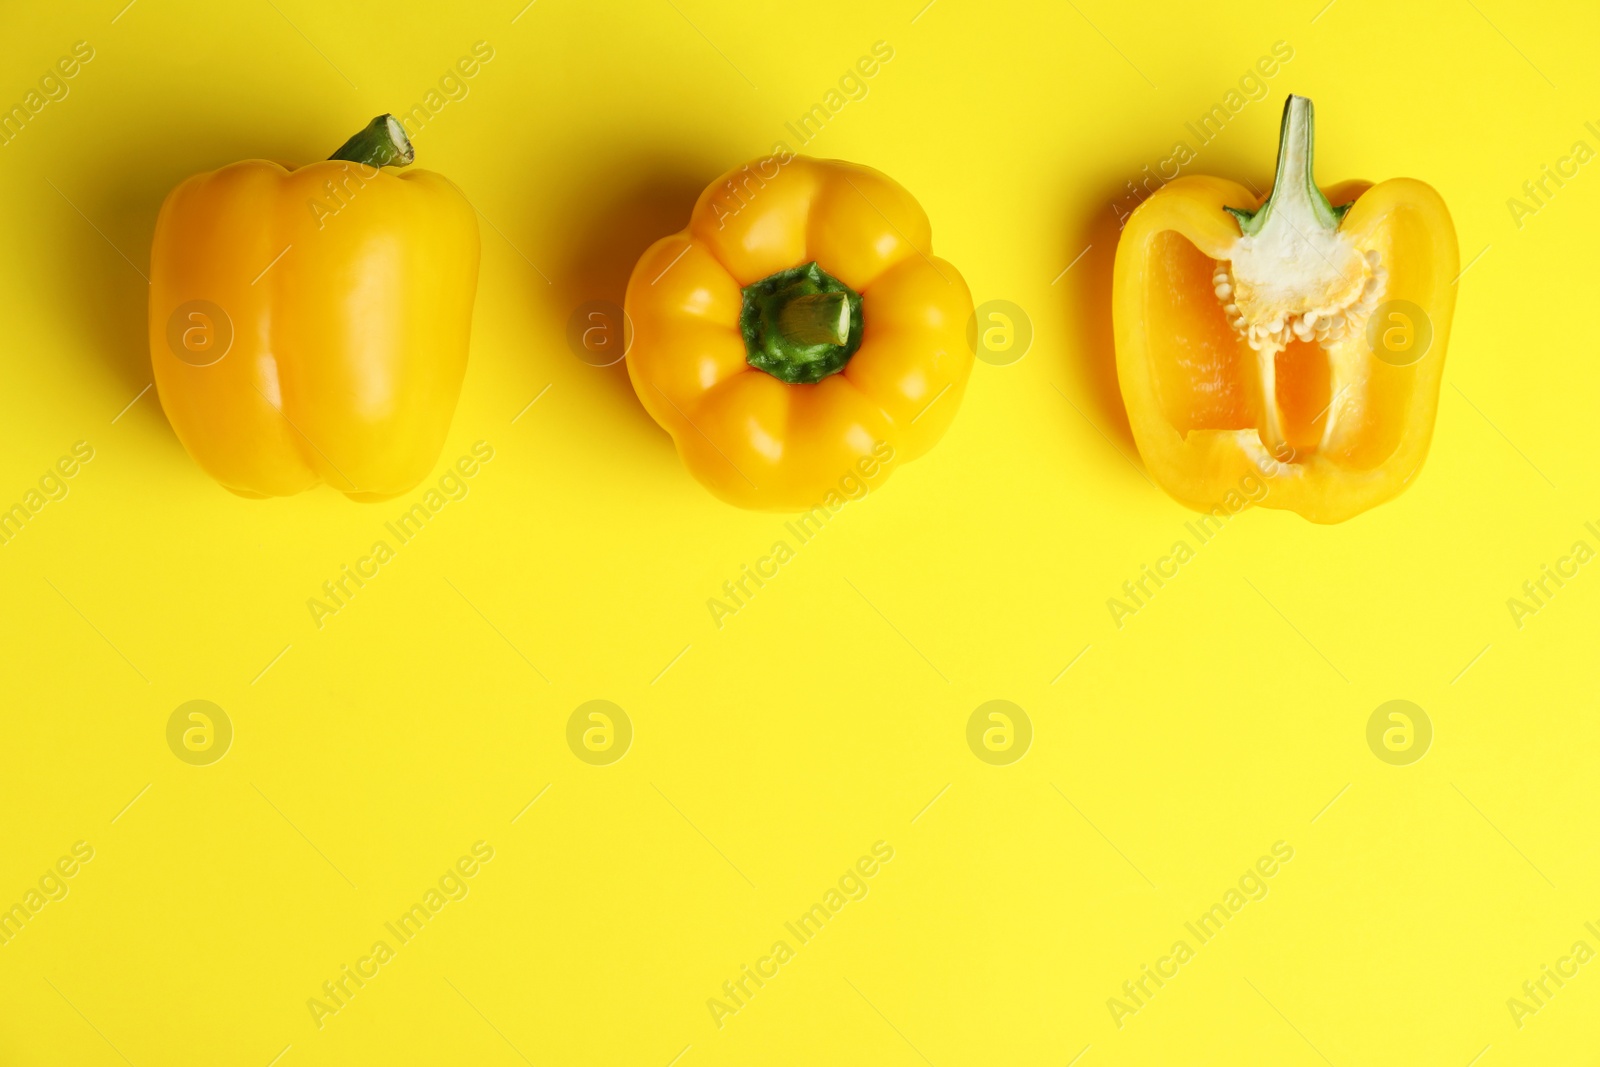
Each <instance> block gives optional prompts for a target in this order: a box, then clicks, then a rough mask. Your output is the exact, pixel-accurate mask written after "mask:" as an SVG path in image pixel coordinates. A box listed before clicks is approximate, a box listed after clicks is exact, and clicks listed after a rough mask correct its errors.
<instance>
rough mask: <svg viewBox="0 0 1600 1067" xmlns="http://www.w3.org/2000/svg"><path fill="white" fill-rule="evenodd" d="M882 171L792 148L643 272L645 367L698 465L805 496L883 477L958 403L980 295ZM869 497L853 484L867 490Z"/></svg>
mask: <svg viewBox="0 0 1600 1067" xmlns="http://www.w3.org/2000/svg"><path fill="white" fill-rule="evenodd" d="M931 243H932V234H931V230H930V228H929V224H928V217H927V215H925V214H924V213H923V211H922V208H921V207H919V206H918V205H917V202H916V201H915V200H913V199H912V198H911V196H910V194H908V193H907V192H906V191H905V190H904V189H902V188H901V187H900V186H899V185H897V184H895V182H893V181H891V180H890V179H889V178H887V177H885V176H884V175H882V174H879V173H878V172H877V171H875V170H869V169H868V168H866V167H859V166H856V165H854V164H851V163H844V162H839V161H836V160H816V159H809V158H806V157H804V156H796V155H793V154H791V153H788V152H786V151H784V152H779V153H778V154H777V155H773V156H768V157H766V158H764V159H759V160H755V161H754V162H751V163H749V164H746V165H745V166H743V167H739V168H738V169H736V170H732V171H729V172H728V173H727V174H725V175H723V177H721V178H719V179H717V181H715V182H713V183H712V184H711V185H710V186H709V187H708V188H707V189H706V190H705V192H704V193H702V194H701V195H700V199H699V201H698V202H697V203H696V204H695V207H694V211H693V213H692V214H691V216H690V220H689V227H688V229H686V230H684V231H683V232H682V233H678V234H674V235H672V236H671V237H664V238H662V239H661V240H659V241H657V242H656V243H655V244H654V245H652V246H651V247H650V248H649V250H647V251H646V252H645V254H644V255H643V256H642V257H641V258H640V260H639V262H638V265H637V266H635V268H634V271H633V276H632V278H631V279H630V280H629V282H628V295H627V306H626V310H627V315H628V318H629V321H630V322H631V324H632V327H633V341H632V345H631V347H630V349H629V351H628V357H627V362H628V376H629V378H630V379H631V380H632V382H633V388H634V391H635V392H637V393H638V395H639V400H640V402H641V403H643V404H644V407H645V410H646V411H648V412H649V413H650V415H651V416H652V417H653V418H654V419H655V420H656V422H658V423H659V424H660V425H661V426H662V427H663V428H664V429H665V430H666V431H667V432H668V433H669V434H671V435H672V437H673V439H674V441H675V442H676V444H677V449H678V454H679V456H680V457H681V458H682V460H683V463H684V465H685V466H687V467H688V468H689V471H690V473H692V474H693V475H694V477H695V478H697V479H699V481H700V482H701V483H702V484H703V485H705V486H706V487H707V488H708V489H710V490H711V491H712V492H713V493H715V494H716V495H717V496H719V497H721V498H722V499H723V500H725V501H728V502H729V503H732V504H736V505H739V506H741V507H748V508H764V509H769V510H802V509H807V508H814V507H815V506H817V505H818V504H820V503H822V502H824V500H825V499H826V498H827V496H828V494H829V493H836V492H837V491H838V490H839V487H840V486H841V485H844V486H846V487H847V488H848V487H852V486H854V485H855V484H857V482H860V483H863V484H864V485H866V486H867V487H868V488H870V487H873V486H876V485H878V484H881V483H882V481H883V479H885V478H886V477H887V476H888V474H889V471H890V469H891V468H892V467H893V466H895V465H897V464H899V463H901V462H905V461H907V460H911V459H915V458H916V457H918V456H920V455H922V454H923V453H924V452H926V451H927V450H928V449H929V448H931V447H933V445H934V443H935V442H936V441H938V440H939V438H940V437H941V436H942V435H943V434H944V432H945V429H946V428H947V427H948V426H949V425H950V422H951V420H952V419H953V418H954V417H955V413H956V409H957V407H958V406H959V405H960V402H961V396H962V393H963V392H964V391H965V388H966V383H967V376H968V374H969V373H970V372H971V370H972V356H973V353H972V351H971V349H970V348H969V347H968V345H967V337H966V332H967V324H968V320H969V319H970V318H971V317H972V296H971V294H970V293H969V292H968V291H967V286H966V283H965V282H964V281H963V280H962V278H961V275H960V273H959V272H957V271H956V269H955V268H954V267H952V266H951V265H950V264H949V263H946V262H945V261H944V260H942V259H937V258H935V257H933V256H932V255H931V254H930V248H931ZM852 495H853V494H852Z"/></svg>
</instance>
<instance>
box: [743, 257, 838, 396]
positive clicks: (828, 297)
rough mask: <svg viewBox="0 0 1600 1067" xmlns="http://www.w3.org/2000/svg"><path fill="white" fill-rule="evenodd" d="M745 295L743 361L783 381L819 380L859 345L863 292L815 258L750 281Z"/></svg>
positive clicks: (832, 372) (798, 382) (802, 383)
mask: <svg viewBox="0 0 1600 1067" xmlns="http://www.w3.org/2000/svg"><path fill="white" fill-rule="evenodd" d="M742 297H743V307H742V309H741V310H740V313H739V332H740V334H741V335H742V336H743V337H744V344H745V361H746V362H747V363H749V364H750V365H751V366H752V367H755V368H756V369H757V370H763V371H766V372H767V373H768V374H770V375H772V376H773V377H774V378H777V379H778V380H779V381H783V382H788V383H790V384H791V385H812V384H815V383H816V382H820V381H821V380H822V379H824V378H826V377H827V376H828V375H830V374H837V373H838V372H839V371H841V370H843V369H844V367H845V364H846V363H848V362H850V357H851V356H853V355H855V353H856V349H858V348H860V347H861V336H862V331H863V322H862V318H861V294H859V293H857V292H856V291H855V290H853V289H851V288H850V287H849V286H848V285H845V284H844V283H843V282H841V281H840V280H839V279H837V278H835V277H834V276H833V275H831V274H829V273H828V272H827V271H825V270H823V269H822V268H821V267H819V266H818V265H817V264H815V263H807V264H805V265H803V266H799V267H790V268H789V269H788V270H780V271H778V273H776V274H772V275H769V276H767V277H765V278H763V279H761V280H760V281H758V282H755V283H753V284H751V285H747V286H745V288H744V291H743V293H742Z"/></svg>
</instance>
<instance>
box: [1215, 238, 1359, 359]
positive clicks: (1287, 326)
mask: <svg viewBox="0 0 1600 1067" xmlns="http://www.w3.org/2000/svg"><path fill="white" fill-rule="evenodd" d="M1365 263H1366V268H1367V271H1366V274H1367V277H1366V281H1365V282H1363V283H1362V286H1361V295H1360V296H1358V297H1357V298H1356V299H1355V300H1354V301H1352V302H1350V303H1348V304H1346V305H1344V306H1342V307H1341V306H1336V305H1332V304H1330V305H1327V306H1325V307H1316V308H1312V309H1311V310H1310V311H1303V312H1294V313H1291V314H1288V315H1284V314H1283V313H1281V312H1280V313H1278V314H1277V315H1276V316H1275V317H1274V318H1273V319H1272V320H1271V321H1269V322H1250V321H1248V320H1247V319H1246V317H1245V314H1244V312H1243V311H1241V310H1240V309H1239V305H1238V302H1237V297H1236V296H1235V294H1234V286H1235V283H1234V279H1233V275H1232V273H1230V272H1229V269H1228V264H1227V263H1226V262H1219V263H1218V264H1217V270H1216V273H1215V274H1213V275H1212V276H1211V284H1212V285H1213V286H1214V287H1215V289H1214V292H1215V293H1216V295H1217V300H1218V301H1220V302H1221V304H1222V310H1223V313H1224V314H1226V315H1227V316H1228V325H1230V326H1232V327H1233V328H1234V330H1235V331H1237V332H1238V334H1239V335H1240V336H1241V337H1243V338H1244V339H1245V341H1246V342H1247V343H1248V344H1249V345H1250V347H1251V348H1253V349H1255V350H1256V351H1257V352H1260V351H1263V350H1268V349H1270V350H1273V351H1277V350H1279V349H1283V348H1286V347H1288V345H1289V343H1290V342H1291V341H1310V340H1315V341H1316V342H1317V343H1318V344H1337V343H1338V342H1339V341H1342V340H1344V339H1345V338H1346V337H1349V336H1351V335H1353V334H1356V333H1358V332H1359V331H1360V330H1361V328H1362V327H1363V326H1364V325H1365V323H1366V321H1367V318H1368V316H1370V315H1371V314H1372V312H1373V311H1374V310H1375V309H1376V308H1377V306H1378V302H1379V301H1380V300H1382V299H1383V291H1384V286H1385V283H1387V282H1388V280H1389V272H1388V271H1387V270H1385V269H1384V268H1383V264H1382V262H1381V259H1380V257H1379V255H1378V252H1377V250H1376V249H1368V250H1367V253H1366V257H1365Z"/></svg>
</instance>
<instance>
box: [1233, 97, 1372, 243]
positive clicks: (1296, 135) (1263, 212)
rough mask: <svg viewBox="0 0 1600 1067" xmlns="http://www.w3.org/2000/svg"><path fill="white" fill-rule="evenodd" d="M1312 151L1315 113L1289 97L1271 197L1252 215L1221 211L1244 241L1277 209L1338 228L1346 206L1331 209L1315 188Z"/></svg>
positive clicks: (1303, 100)
mask: <svg viewBox="0 0 1600 1067" xmlns="http://www.w3.org/2000/svg"><path fill="white" fill-rule="evenodd" d="M1315 150H1316V112H1315V110H1314V109H1313V108H1312V106H1311V101H1310V100H1308V99H1307V98H1305V97H1303V96H1293V95H1291V96H1290V97H1289V99H1287V100H1285V101H1284V102H1283V123H1282V125H1280V126H1279V128H1278V173H1277V176H1276V177H1275V178H1273V180H1272V194H1271V195H1270V196H1268V197H1267V200H1266V203H1264V204H1262V205H1261V207H1260V208H1258V209H1257V210H1255V211H1242V210H1240V209H1238V208H1231V207H1225V208H1223V210H1224V211H1226V212H1228V214H1230V215H1232V216H1233V217H1234V218H1236V219H1238V220H1239V229H1240V231H1241V232H1242V233H1244V235H1245V236H1246V237H1253V236H1255V235H1256V234H1258V233H1260V232H1261V229H1262V227H1264V226H1265V225H1266V224H1267V221H1268V220H1269V219H1270V218H1271V217H1272V215H1273V212H1274V210H1275V209H1278V208H1280V207H1281V208H1283V209H1284V210H1285V211H1287V212H1289V213H1290V214H1293V215H1297V216H1301V217H1305V216H1308V215H1309V216H1310V217H1311V218H1313V219H1315V220H1316V222H1317V223H1318V224H1320V225H1321V226H1322V227H1323V228H1324V229H1327V230H1336V229H1338V228H1339V223H1340V222H1342V221H1343V220H1344V214H1345V212H1346V211H1349V210H1350V205H1349V204H1343V205H1341V206H1339V207H1334V206H1333V205H1332V204H1330V203H1328V198H1327V197H1326V196H1324V195H1323V194H1322V190H1321V189H1319V188H1317V180H1316V177H1315V175H1313V173H1312V162H1313V159H1314V156H1315Z"/></svg>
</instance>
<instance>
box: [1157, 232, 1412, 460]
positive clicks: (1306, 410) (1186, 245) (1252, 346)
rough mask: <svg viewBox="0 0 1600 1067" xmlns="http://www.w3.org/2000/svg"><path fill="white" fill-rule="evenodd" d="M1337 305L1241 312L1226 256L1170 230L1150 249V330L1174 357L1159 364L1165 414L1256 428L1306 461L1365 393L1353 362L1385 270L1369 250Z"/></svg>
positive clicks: (1274, 452)
mask: <svg viewBox="0 0 1600 1067" xmlns="http://www.w3.org/2000/svg"><path fill="white" fill-rule="evenodd" d="M1355 262H1356V263H1357V264H1359V266H1358V267H1354V268H1347V270H1352V271H1353V277H1352V280H1353V281H1354V283H1355V284H1353V285H1352V286H1351V287H1350V290H1349V291H1350V292H1351V293H1352V294H1354V295H1353V299H1351V300H1349V301H1348V302H1347V303H1346V304H1345V305H1344V307H1343V308H1339V309H1334V308H1332V307H1323V306H1319V304H1318V303H1317V302H1314V301H1313V302H1308V303H1310V307H1309V308H1308V310H1306V311H1305V312H1302V313H1299V314H1294V315H1288V314H1285V315H1283V316H1282V319H1281V321H1275V320H1276V319H1277V316H1276V315H1275V316H1274V319H1271V320H1268V321H1266V322H1254V321H1251V319H1250V318H1249V317H1248V316H1246V315H1244V314H1242V313H1241V309H1240V306H1239V303H1240V302H1239V299H1238V295H1239V294H1238V290H1237V285H1236V281H1235V279H1234V278H1233V275H1232V271H1231V269H1230V267H1231V264H1230V262H1229V261H1228V260H1226V259H1220V260H1219V259H1213V258H1212V257H1210V256H1208V255H1206V254H1205V253H1204V252H1202V251H1200V249H1199V248H1197V247H1196V246H1195V245H1194V244H1193V243H1192V242H1190V241H1189V240H1188V239H1187V238H1185V237H1184V236H1182V235H1181V234H1179V233H1177V232H1175V231H1170V230H1169V231H1167V232H1165V233H1163V234H1161V235H1159V236H1158V237H1157V238H1156V239H1155V243H1154V245H1153V247H1152V248H1151V250H1150V264H1151V269H1152V278H1151V288H1150V292H1151V293H1152V294H1153V295H1154V294H1160V296H1159V297H1158V298H1157V299H1153V300H1151V301H1150V303H1149V305H1148V313H1149V315H1150V316H1151V321H1150V323H1149V325H1150V332H1151V335H1152V336H1153V337H1161V338H1164V339H1165V341H1166V343H1167V344H1168V346H1169V347H1168V351H1170V352H1171V353H1172V356H1173V358H1171V359H1168V360H1162V361H1161V363H1160V365H1159V366H1158V367H1157V368H1156V375H1157V385H1158V394H1159V396H1160V397H1161V402H1162V407H1163V410H1164V413H1165V415H1166V418H1167V421H1168V422H1169V423H1170V424H1171V425H1172V426H1173V427H1174V428H1175V429H1177V430H1178V431H1179V432H1180V433H1182V434H1184V435H1185V436H1187V435H1188V433H1189V432H1190V431H1193V430H1241V431H1248V430H1255V431H1257V432H1258V433H1259V434H1260V439H1261V444H1262V447H1263V449H1264V450H1265V453H1266V455H1267V456H1269V457H1271V458H1272V459H1273V460H1276V461H1277V462H1280V463H1293V462H1300V461H1304V460H1306V459H1308V458H1310V456H1312V455H1313V454H1315V453H1316V452H1317V450H1318V449H1319V448H1321V447H1323V446H1324V443H1325V441H1326V440H1327V439H1328V436H1329V434H1330V433H1331V429H1332V423H1333V422H1334V421H1335V420H1336V419H1337V418H1339V417H1340V416H1339V413H1340V412H1341V411H1342V412H1344V413H1345V414H1344V417H1345V418H1351V417H1356V416H1355V415H1354V414H1352V413H1353V412H1359V411H1360V409H1361V408H1362V407H1363V406H1364V405H1365V404H1366V403H1367V402H1368V400H1369V399H1370V398H1367V397H1365V392H1366V390H1365V384H1364V382H1362V381H1358V380H1356V377H1355V376H1354V375H1353V374H1352V372H1351V367H1352V366H1353V365H1360V364H1368V363H1369V361H1368V360H1367V359H1366V358H1365V357H1366V349H1365V330H1366V324H1367V320H1368V318H1370V316H1371V314H1372V312H1373V311H1374V310H1375V308H1376V307H1377V305H1378V304H1379V303H1380V302H1381V301H1382V300H1383V298H1384V294H1385V287H1386V281H1387V277H1388V275H1387V271H1386V270H1385V268H1384V265H1383V263H1382V261H1381V259H1380V257H1379V256H1378V253H1377V252H1375V251H1368V252H1364V253H1359V254H1358V255H1357V256H1356V257H1355Z"/></svg>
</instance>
